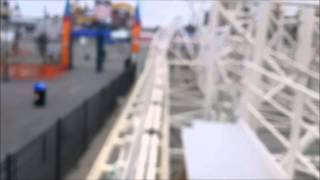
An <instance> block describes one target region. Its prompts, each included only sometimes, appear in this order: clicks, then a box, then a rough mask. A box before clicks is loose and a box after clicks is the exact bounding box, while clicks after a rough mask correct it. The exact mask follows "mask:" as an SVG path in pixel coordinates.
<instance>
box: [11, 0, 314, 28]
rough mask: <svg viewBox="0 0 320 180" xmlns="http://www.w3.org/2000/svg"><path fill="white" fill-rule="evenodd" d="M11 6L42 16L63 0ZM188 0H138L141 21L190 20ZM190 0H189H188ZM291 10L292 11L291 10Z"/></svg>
mask: <svg viewBox="0 0 320 180" xmlns="http://www.w3.org/2000/svg"><path fill="white" fill-rule="evenodd" d="M9 1H10V2H11V3H10V4H11V6H14V5H15V4H17V3H18V4H19V5H20V9H21V12H22V14H23V15H25V16H29V17H30V16H31V17H35V16H43V13H44V8H46V9H47V11H48V12H49V14H50V15H61V14H62V13H63V11H64V5H65V0H9ZM78 1H79V2H80V3H81V4H87V5H88V6H89V7H92V6H93V4H94V0H78ZM187 1H188V0H140V2H141V3H140V4H141V7H140V10H141V17H142V23H143V25H144V26H158V25H165V24H168V23H170V22H171V21H172V19H173V18H174V17H177V16H180V17H182V20H183V22H184V23H187V22H189V21H190V19H191V17H192V15H191V14H192V13H191V8H190V7H191V6H190V2H187ZM189 1H190V0H189ZM288 1H289V0H288ZM292 1H296V2H297V1H301V2H304V3H313V4H315V3H318V4H319V1H318V0H290V2H292ZM113 2H127V3H130V4H133V5H134V4H135V3H136V0H113ZM211 2H212V0H204V1H200V0H197V1H193V2H192V3H193V5H195V9H196V11H197V10H198V11H199V10H201V9H207V8H208V7H209V6H210V3H211ZM292 12H293V11H292Z"/></svg>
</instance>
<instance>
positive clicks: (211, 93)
mask: <svg viewBox="0 0 320 180" xmlns="http://www.w3.org/2000/svg"><path fill="white" fill-rule="evenodd" d="M212 4H213V5H212V8H211V9H210V11H209V12H210V18H209V24H208V25H201V23H199V22H197V23H196V24H197V27H196V29H197V31H196V33H195V35H194V36H189V35H188V34H187V33H186V32H185V31H184V30H183V29H182V27H181V25H179V23H178V21H177V20H176V21H175V22H174V23H172V25H171V26H168V27H165V28H163V29H161V30H160V31H159V32H157V33H156V34H155V35H154V38H153V41H152V43H151V44H150V52H149V55H148V57H147V59H146V65H145V68H144V70H143V72H142V74H141V75H140V77H139V78H138V80H137V82H136V84H135V86H134V89H133V90H132V92H131V94H130V96H129V98H128V101H127V103H126V105H125V107H124V109H123V111H122V113H121V115H120V116H119V118H118V120H117V122H116V125H115V127H114V128H113V129H112V132H111V133H110V134H111V135H110V136H109V137H108V138H107V139H106V142H105V145H104V146H103V148H102V150H101V152H100V153H99V156H98V157H97V160H96V161H95V163H94V166H93V167H92V169H91V171H90V173H89V175H88V177H87V179H98V178H100V177H105V178H107V177H109V178H111V179H112V178H120V179H121V178H122V179H128V178H131V179H169V178H172V176H171V174H172V171H173V170H174V167H173V166H172V164H171V163H170V162H171V160H172V159H173V158H175V157H177V156H183V152H184V149H183V147H182V146H181V147H172V145H170V141H173V140H172V138H173V135H172V134H171V130H170V129H176V130H178V131H179V130H181V129H183V128H184V127H185V126H186V125H189V124H192V123H193V121H195V120H196V119H207V120H208V121H214V120H215V121H229V122H233V121H239V120H240V119H241V120H244V122H245V123H247V124H248V125H249V126H250V127H251V128H250V131H252V132H254V133H255V134H257V135H258V137H260V139H259V140H260V142H261V143H262V144H264V146H265V147H267V149H268V156H270V157H268V158H269V159H276V160H277V163H278V165H279V166H280V167H281V168H282V169H283V170H284V171H285V173H286V176H288V177H290V178H294V177H296V178H299V177H301V176H303V177H313V178H319V177H320V175H319V166H320V165H319V152H318V151H319V148H318V150H317V152H316V153H312V150H313V149H314V148H315V147H316V146H318V147H319V125H320V121H319V104H320V102H319V99H320V97H319V79H320V78H319V71H320V67H319V66H320V60H319V53H320V50H319V44H320V43H319V37H320V33H319V15H318V16H316V13H315V12H316V10H317V9H319V4H299V3H295V2H288V3H287V2H285V1H279V2H278V1H259V2H254V3H253V2H252V1H230V2H222V1H212ZM286 6H297V7H298V8H299V14H298V15H297V16H295V17H294V18H291V19H288V18H287V17H285V16H283V14H282V13H276V11H275V9H277V8H278V9H279V7H280V8H283V7H286ZM244 7H246V8H244ZM244 9H247V10H246V11H244ZM244 17H245V18H244ZM195 19H199V18H195ZM292 19H294V21H293V22H295V23H293V24H292ZM288 21H290V23H291V25H288V24H290V23H288ZM292 29H296V32H294V30H292ZM261 132H264V133H266V134H267V135H268V136H272V137H274V138H275V139H276V140H275V141H277V142H278V144H279V147H281V150H280V151H277V152H275V151H274V150H273V149H272V148H273V147H274V144H273V143H274V141H267V140H266V139H265V138H263V136H261ZM212 143H213V142H212ZM316 149H317V148H316ZM212 156H214V154H213V155H212ZM268 158H267V159H268ZM301 174H303V175H301ZM208 178H210V177H208Z"/></svg>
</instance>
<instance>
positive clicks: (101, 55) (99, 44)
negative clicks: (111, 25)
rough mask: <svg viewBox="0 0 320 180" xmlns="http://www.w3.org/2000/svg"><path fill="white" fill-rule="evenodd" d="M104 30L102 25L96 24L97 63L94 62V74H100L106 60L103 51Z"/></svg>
mask: <svg viewBox="0 0 320 180" xmlns="http://www.w3.org/2000/svg"><path fill="white" fill-rule="evenodd" d="M105 30H106V28H105V26H104V25H103V24H100V23H99V24H98V28H97V62H96V72H98V73H99V72H102V71H103V64H104V61H105V58H106V52H105V49H104V44H105V42H104V40H105V37H104V32H105Z"/></svg>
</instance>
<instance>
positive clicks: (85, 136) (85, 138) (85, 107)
mask: <svg viewBox="0 0 320 180" xmlns="http://www.w3.org/2000/svg"><path fill="white" fill-rule="evenodd" d="M88 107H89V105H88V100H86V101H85V102H84V103H83V106H82V108H83V113H84V115H83V127H82V142H83V151H84V150H85V149H86V148H87V143H88V131H87V122H88Z"/></svg>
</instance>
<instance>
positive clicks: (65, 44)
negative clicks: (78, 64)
mask: <svg viewBox="0 0 320 180" xmlns="http://www.w3.org/2000/svg"><path fill="white" fill-rule="evenodd" d="M71 13H72V12H71V4H70V0H66V6H65V13H64V17H63V35H62V50H61V52H62V57H61V65H62V67H63V68H64V69H70V68H71V41H72V38H71V33H72V14H71Z"/></svg>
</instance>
